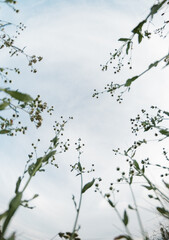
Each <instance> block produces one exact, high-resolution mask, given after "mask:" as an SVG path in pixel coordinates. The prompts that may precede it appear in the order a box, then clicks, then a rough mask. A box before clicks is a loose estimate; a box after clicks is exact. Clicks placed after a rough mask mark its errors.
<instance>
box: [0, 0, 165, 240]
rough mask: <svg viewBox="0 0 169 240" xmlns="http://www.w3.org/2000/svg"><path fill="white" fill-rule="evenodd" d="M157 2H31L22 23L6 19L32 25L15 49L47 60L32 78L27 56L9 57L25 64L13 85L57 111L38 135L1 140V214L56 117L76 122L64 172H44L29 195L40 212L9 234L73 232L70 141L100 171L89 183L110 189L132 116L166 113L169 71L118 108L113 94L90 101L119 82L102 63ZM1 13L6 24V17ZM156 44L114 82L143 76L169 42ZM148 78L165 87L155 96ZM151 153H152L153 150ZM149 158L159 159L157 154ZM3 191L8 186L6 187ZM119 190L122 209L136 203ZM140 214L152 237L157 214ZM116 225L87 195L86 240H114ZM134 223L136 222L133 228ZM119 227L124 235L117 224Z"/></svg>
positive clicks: (23, 218) (22, 214) (18, 219)
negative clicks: (150, 110) (99, 181)
mask: <svg viewBox="0 0 169 240" xmlns="http://www.w3.org/2000/svg"><path fill="white" fill-rule="evenodd" d="M18 2H19V1H18ZM152 2H154V1H149V2H148V3H147V1H142V0H139V1H134V0H130V1H126V0H120V1H119V0H118V1H117V0H114V1H108V0H102V1H101V0H100V1H99V0H98V1H89V0H88V1H80V0H78V1H77V0H75V1H52V0H50V1H43V0H42V1H36V2H35V1H33V0H29V1H25V2H24V1H23V2H22V3H19V7H20V9H21V13H20V14H18V15H17V17H15V14H12V12H11V15H10V16H9V15H8V17H9V20H10V21H14V22H17V21H18V22H20V21H22V22H24V23H25V24H26V25H27V29H26V30H25V32H23V33H22V35H21V36H20V38H19V39H18V44H19V45H21V46H22V47H24V46H26V50H27V51H28V52H30V54H34V53H35V54H37V55H42V56H43V57H44V59H43V61H42V62H41V63H40V64H38V73H37V74H36V75H33V74H31V73H30V72H29V69H28V68H27V63H26V60H24V59H23V58H17V59H15V62H14V63H12V62H11V61H10V62H9V60H8V59H7V58H4V62H5V63H6V64H12V65H14V64H17V65H19V66H21V71H22V73H21V75H20V77H14V79H15V82H14V84H13V87H14V88H19V89H22V91H24V92H29V93H30V94H31V95H32V96H36V95H37V94H38V93H40V95H41V96H42V99H44V100H45V101H47V102H48V103H49V105H54V107H55V115H54V116H53V118H52V119H51V120H50V119H48V118H46V121H45V123H44V127H42V129H41V130H39V131H37V132H36V131H35V128H32V129H30V132H29V133H28V134H27V135H26V136H18V137H16V138H7V137H4V136H2V137H1V138H2V141H1V142H2V143H1V153H0V159H3V160H2V163H1V166H2V167H1V169H3V171H2V172H1V176H0V188H1V189H2V191H1V195H2V196H1V199H2V201H1V202H0V212H1V211H2V210H4V209H5V207H6V204H7V202H8V201H9V199H10V198H11V196H12V193H13V191H14V186H15V181H16V179H17V177H18V176H19V175H20V174H22V171H23V168H24V164H25V162H26V160H27V154H28V153H29V152H30V151H31V143H32V142H36V139H37V138H39V137H41V139H42V141H41V144H40V146H39V152H40V153H41V152H42V151H43V150H44V149H46V146H47V145H48V142H49V140H50V139H51V137H52V136H53V135H52V134H53V133H52V124H53V122H54V120H55V118H56V119H58V118H59V117H60V116H61V115H63V116H65V118H67V117H69V116H73V117H74V120H73V121H70V122H69V123H68V126H67V127H66V131H65V137H66V138H67V137H68V138H70V139H71V142H72V147H71V149H70V151H69V152H68V153H66V154H63V155H60V156H58V163H59V165H60V168H59V169H58V170H56V169H53V168H51V167H49V168H48V169H47V171H46V173H42V174H39V175H38V176H37V177H36V178H35V179H34V180H33V181H32V183H31V185H30V188H29V189H28V191H27V196H29V197H31V196H32V195H33V194H34V193H39V195H40V197H39V198H38V199H37V200H35V201H34V202H33V203H32V204H33V205H36V208H35V209H34V210H32V211H30V210H27V209H20V210H19V212H18V213H17V214H16V216H15V219H14V222H13V224H12V226H11V228H12V230H13V229H17V231H18V234H22V235H21V237H19V235H18V239H36V240H37V239H41V240H43V239H45V240H46V239H48V240H49V239H50V238H51V237H52V236H54V235H55V234H56V233H57V232H59V231H63V232H64V231H71V229H72V226H73V220H74V217H75V211H74V206H73V203H72V200H71V197H72V194H75V195H77V196H78V191H79V184H80V183H79V181H78V179H77V178H75V176H74V174H72V173H70V168H69V164H71V163H74V162H75V161H77V153H76V151H75V150H74V144H73V143H74V142H75V141H77V139H78V138H79V137H81V138H82V141H83V142H84V143H85V145H86V146H85V149H84V154H83V155H82V162H84V165H86V166H89V167H90V166H91V164H92V163H94V164H95V167H96V173H94V174H93V175H91V176H86V177H85V182H86V181H88V180H91V179H92V177H93V176H94V177H97V176H101V177H103V179H104V184H105V185H106V184H108V183H109V182H111V178H112V177H114V175H115V171H114V170H115V166H116V165H117V164H122V165H123V161H122V160H121V159H120V158H117V159H115V158H114V156H113V153H112V148H117V147H119V146H121V147H122V148H123V147H124V148H127V147H128V146H130V145H131V144H132V141H133V140H134V136H132V135H131V133H130V123H129V119H130V117H134V116H135V115H136V114H137V113H138V112H139V111H140V109H142V108H143V106H146V107H148V106H150V105H152V104H157V105H158V106H159V107H162V108H166V107H168V106H166V102H167V92H168V79H167V77H166V76H167V73H168V72H167V70H163V72H162V73H160V74H159V73H158V72H157V71H154V73H152V75H149V74H148V75H147V76H145V77H144V78H143V79H140V80H139V81H138V82H137V83H136V84H135V85H134V86H133V89H132V90H131V92H130V93H129V94H126V96H125V99H124V103H123V104H122V105H118V104H117V103H116V102H115V101H113V100H112V99H111V98H110V97H109V96H108V95H103V96H101V97H100V98H99V99H98V100H96V99H93V98H92V97H91V96H92V93H93V89H94V88H97V89H100V90H101V89H102V88H103V87H104V86H105V84H106V83H107V82H110V81H112V79H114V75H113V70H112V69H110V70H109V71H108V72H105V73H103V72H102V71H101V69H100V66H99V65H100V64H101V63H105V61H106V60H107V59H108V57H109V52H111V51H112V50H113V49H114V48H116V47H118V46H119V43H118V42H117V39H118V38H119V37H128V36H130V31H131V30H132V28H133V27H134V26H135V25H136V24H137V22H138V21H140V20H141V19H142V18H144V17H145V16H146V15H147V13H148V11H147V6H151V3H152ZM5 11H7V10H5ZM9 11H10V10H8V12H9ZM2 15H3V17H4V18H5V17H6V12H5V13H3V14H2ZM158 44H159V46H160V40H158V39H155V40H154V41H152V43H151V45H149V43H148V42H146V43H145V44H143V47H144V49H146V57H145V53H143V50H142V49H143V48H142V47H140V48H137V49H136V50H135V53H134V58H135V59H137V63H138V61H139V64H136V65H135V64H134V63H133V64H134V70H133V73H131V72H129V71H128V70H127V69H125V70H124V71H123V72H122V73H121V74H120V75H119V76H117V79H118V80H119V81H122V80H123V79H124V80H126V79H127V78H128V77H130V76H131V75H135V73H138V72H140V71H142V70H144V68H145V67H146V66H147V64H149V62H151V61H152V59H154V57H157V58H158V56H161V54H163V53H164V54H165V52H166V51H167V48H168V45H167V42H166V43H163V49H159V50H157V49H156V52H155V51H154V48H153V46H158ZM150 46H151V47H152V48H150ZM150 76H153V77H155V76H156V77H157V78H158V77H160V79H162V78H163V85H162V84H161V83H160V82H158V81H156V82H153V84H154V85H153V86H154V87H153V89H152V93H151V95H150V90H149V89H150V88H151V87H152V81H151V79H149V77H150ZM152 80H153V79H152ZM145 82H146V84H145ZM163 86H165V89H164V87H163ZM159 91H161V92H162V96H161V97H160V98H157V97H156V96H157V95H158V92H159ZM143 96H144V97H143ZM29 126H30V124H29ZM11 146H12V148H11ZM18 146H19V147H18ZM152 148H153V147H152ZM8 149H10V151H8ZM146 151H147V152H148V153H149V152H150V153H151V151H150V150H148V149H146ZM147 152H145V153H144V154H145V155H146V154H147ZM151 154H152V156H154V155H155V154H157V153H151ZM11 156H12V157H11ZM11 158H12V159H11ZM118 162H120V163H118ZM9 166H10V168H9ZM7 172H8V178H7V174H6V173H7ZM4 185H5V186H6V188H3V186H4ZM107 186H108V185H107ZM121 188H122V190H123V191H122V193H120V195H119V199H123V200H122V201H120V202H119V206H120V208H121V209H122V208H124V207H125V206H126V204H127V203H128V201H130V200H131V199H130V195H129V194H128V191H127V189H125V187H121ZM135 191H136V195H137V196H138V197H139V200H138V202H139V204H140V205H144V204H145V202H144V201H143V200H142V195H144V191H143V190H142V191H141V190H140V189H138V188H136V189H135ZM124 193H125V197H124V195H123V194H124ZM148 206H149V205H148ZM89 213H90V214H89ZM143 216H144V217H145V225H146V227H148V228H149V230H150V231H151V230H153V227H154V226H152V224H151V221H152V216H150V215H149V213H148V212H146V211H144V212H143ZM116 222H117V218H116V217H115V215H114V213H113V212H112V211H111V209H110V208H109V206H108V205H107V204H106V202H105V201H104V200H103V199H102V198H101V197H100V196H99V195H97V194H95V193H94V191H93V190H92V189H90V190H89V192H88V193H86V195H84V202H83V205H82V212H81V216H80V219H79V224H80V225H81V230H80V236H81V237H82V239H84V240H85V239H93V240H94V239H104V240H109V239H112V237H113V236H115V235H116V234H117V233H119V231H118V230H117V229H116V227H114V224H115V223H116ZM134 223H135V220H134V217H133V218H132V219H131V226H132V224H134ZM115 225H116V226H117V227H119V226H120V229H122V226H121V225H120V224H119V223H117V224H115ZM134 228H135V227H134ZM136 235H137V236H138V235H139V230H136Z"/></svg>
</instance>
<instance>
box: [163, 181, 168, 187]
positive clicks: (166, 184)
mask: <svg viewBox="0 0 169 240" xmlns="http://www.w3.org/2000/svg"><path fill="white" fill-rule="evenodd" d="M163 183H164V184H165V186H166V188H169V183H166V182H165V181H164V180H163Z"/></svg>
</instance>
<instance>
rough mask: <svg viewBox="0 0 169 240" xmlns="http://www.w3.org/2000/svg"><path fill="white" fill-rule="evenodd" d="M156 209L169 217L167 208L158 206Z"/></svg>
mask: <svg viewBox="0 0 169 240" xmlns="http://www.w3.org/2000/svg"><path fill="white" fill-rule="evenodd" d="M156 209H157V211H158V212H159V213H161V215H163V216H164V217H167V218H169V211H167V210H166V209H165V208H161V207H157V208H156Z"/></svg>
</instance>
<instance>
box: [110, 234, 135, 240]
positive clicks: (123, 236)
mask: <svg viewBox="0 0 169 240" xmlns="http://www.w3.org/2000/svg"><path fill="white" fill-rule="evenodd" d="M119 239H126V240H133V239H132V238H131V237H130V236H128V235H119V236H117V237H115V238H114V240H119Z"/></svg>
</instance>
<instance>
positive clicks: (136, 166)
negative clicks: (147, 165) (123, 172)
mask: <svg viewBox="0 0 169 240" xmlns="http://www.w3.org/2000/svg"><path fill="white" fill-rule="evenodd" d="M133 164H134V166H135V169H136V170H140V167H139V164H138V162H137V161H136V160H133Z"/></svg>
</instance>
